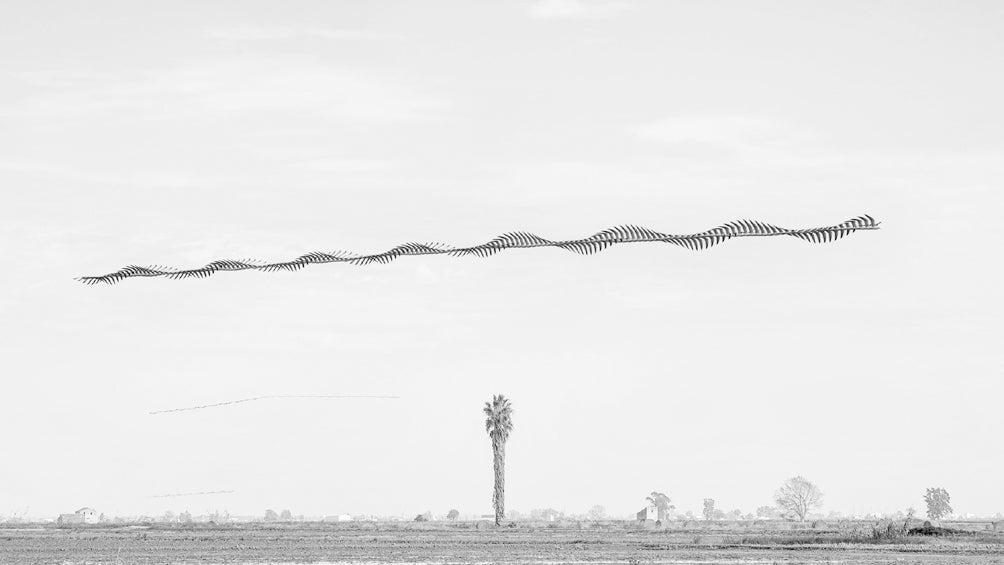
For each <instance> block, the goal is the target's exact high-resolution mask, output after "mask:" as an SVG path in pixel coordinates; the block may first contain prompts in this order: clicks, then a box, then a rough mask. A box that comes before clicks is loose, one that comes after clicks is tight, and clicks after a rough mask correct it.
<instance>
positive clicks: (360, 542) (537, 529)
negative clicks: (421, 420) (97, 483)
mask: <svg viewBox="0 0 1004 565" xmlns="http://www.w3.org/2000/svg"><path fill="white" fill-rule="evenodd" d="M690 525H691V527H687V526H686V525H682V526H681V525H675V526H676V527H670V528H667V529H654V528H651V527H647V528H646V527H642V526H639V525H637V524H632V523H630V522H620V523H618V522H612V523H601V524H592V523H589V524H587V523H571V524H523V523H520V524H517V525H516V526H515V527H502V528H498V529H496V528H494V527H491V526H488V525H487V524H484V523H457V524H443V523H429V524H417V523H416V524H411V523H353V524H327V523H292V524H228V525H219V526H213V525H206V524H197V525H192V526H161V525H151V526H117V527H108V526H102V527H97V526H93V527H81V528H77V529H60V528H55V527H53V526H45V527H42V526H34V527H31V526H27V527H26V526H21V527H7V528H0V563H4V564H8V563H10V564H25V565H34V564H42V563H44V564H60V565H66V564H78V563H79V564H83V563H87V564H99V563H100V564H104V563H114V564H132V563H141V564H149V565H159V564H176V563H192V564H223V563H227V564H236V563H479V564H480V563H548V564H550V563H554V564H558V563H590V564H592V563H597V564H599V563H627V564H634V563H639V564H640V563H695V564H697V563H700V564H711V563H870V564H874V563H883V564H884V563H897V564H909V563H920V564H946V565H947V564H976V563H980V564H984V563H1001V564H1004V533H1002V532H999V531H998V532H995V531H993V530H992V529H989V528H982V529H980V528H975V527H974V528H971V530H972V531H971V532H970V533H966V534H962V535H953V536H942V537H927V536H907V537H900V538H898V539H892V540H889V539H886V540H875V539H871V531H872V527H873V526H874V523H867V524H853V523H852V524H840V525H834V526H828V525H825V524H823V525H819V524H817V525H816V527H814V528H808V527H806V528H804V529H798V530H778V529H777V528H776V527H770V526H764V525H759V524H752V523H748V524H746V525H742V524H740V525H735V524H733V525H731V526H723V525H720V524H713V525H705V524H701V523H695V522H691V523H690Z"/></svg>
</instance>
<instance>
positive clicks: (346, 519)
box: [324, 514, 353, 522]
mask: <svg viewBox="0 0 1004 565" xmlns="http://www.w3.org/2000/svg"><path fill="white" fill-rule="evenodd" d="M324 521H325V522H352V521H353V518H352V516H350V515H348V514H338V515H335V516H325V517H324Z"/></svg>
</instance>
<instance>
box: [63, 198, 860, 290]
mask: <svg viewBox="0 0 1004 565" xmlns="http://www.w3.org/2000/svg"><path fill="white" fill-rule="evenodd" d="M877 229H879V222H876V221H875V219H874V218H872V217H871V216H867V215H866V216H859V217H857V218H853V219H850V220H847V221H846V222H843V223H840V224H837V225H834V226H825V227H819V228H808V229H789V228H782V227H778V226H775V225H771V224H767V223H764V222H759V221H755V220H737V221H734V222H729V223H727V224H722V225H721V226H719V227H717V228H713V229H710V230H707V231H703V232H700V233H695V234H689V235H671V234H665V233H661V232H657V231H653V230H650V229H648V228H643V227H639V226H633V225H625V226H617V227H613V228H610V229H606V230H603V231H601V232H598V233H596V234H594V235H592V236H590V237H587V238H583V239H572V240H565V241H552V240H549V239H544V238H542V237H540V236H538V235H534V234H532V233H527V232H510V233H506V234H503V235H500V236H498V237H496V238H495V239H493V240H491V241H489V242H487V243H483V244H481V245H475V246H473V247H452V246H449V245H446V244H444V243H405V244H402V245H398V246H397V247H395V248H393V249H390V250H388V251H384V252H383V253H374V254H370V255H356V254H353V253H349V252H346V251H334V252H330V253H322V252H313V253H307V254H305V255H301V256H299V257H297V258H296V259H292V260H289V261H281V262H275V263H265V262H261V261H257V260H253V259H245V260H234V259H221V260H217V261H213V262H212V263H209V264H207V265H205V266H203V267H199V268H194V269H173V268H168V267H159V266H154V267H140V266H137V265H129V266H127V267H123V268H122V269H119V270H118V271H115V272H113V273H108V274H106V275H99V276H84V277H79V278H78V279H77V280H79V281H81V282H83V283H85V284H97V283H106V284H114V283H117V282H119V281H122V280H124V279H128V278H133V277H167V278H169V279H185V278H205V277H208V276H210V275H212V274H214V273H217V272H220V271H248V270H253V271H265V272H273V271H298V270H300V269H302V268H304V267H306V266H307V265H316V264H323V263H350V264H352V265H369V264H371V263H380V264H387V263H390V262H391V261H393V260H395V259H397V258H398V257H404V256H408V255H453V256H455V257H463V256H467V255H474V256H476V257H490V256H492V255H494V254H496V253H498V252H500V251H502V250H504V249H528V248H533V247H558V248H561V249H565V250H567V251H572V252H574V253H579V254H581V255H592V254H593V253H597V252H599V251H602V250H604V249H606V248H607V247H610V246H611V245H615V244H619V243H652V242H663V243H672V244H674V245H678V246H680V247H684V248H686V249H690V250H692V251H700V250H704V249H708V248H710V247H713V246H715V245H718V244H720V243H722V242H724V241H727V240H729V239H732V238H735V237H774V236H782V235H783V236H790V237H795V238H798V239H802V240H804V241H808V242H811V243H827V242H831V241H836V240H838V239H840V238H842V237H845V236H847V235H849V234H852V233H854V232H856V231H858V230H877Z"/></svg>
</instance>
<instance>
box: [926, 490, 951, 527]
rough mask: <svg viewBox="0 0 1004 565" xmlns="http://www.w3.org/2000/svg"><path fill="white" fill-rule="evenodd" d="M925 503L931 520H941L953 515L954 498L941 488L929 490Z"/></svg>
mask: <svg viewBox="0 0 1004 565" xmlns="http://www.w3.org/2000/svg"><path fill="white" fill-rule="evenodd" d="M924 502H926V503H927V517H928V518H930V519H931V520H940V519H942V518H944V517H946V516H948V515H949V514H951V513H952V497H950V496H948V491H947V490H945V489H943V488H941V487H937V488H929V489H927V494H925V495H924Z"/></svg>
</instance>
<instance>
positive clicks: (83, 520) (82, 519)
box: [56, 507, 98, 526]
mask: <svg viewBox="0 0 1004 565" xmlns="http://www.w3.org/2000/svg"><path fill="white" fill-rule="evenodd" d="M56 523H57V524H59V525H61V526H62V525H72V524H97V523H98V513H97V512H96V511H95V510H94V509H93V508H87V507H84V508H81V509H80V510H77V511H76V512H74V513H73V514H60V515H59V519H57V520H56Z"/></svg>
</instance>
